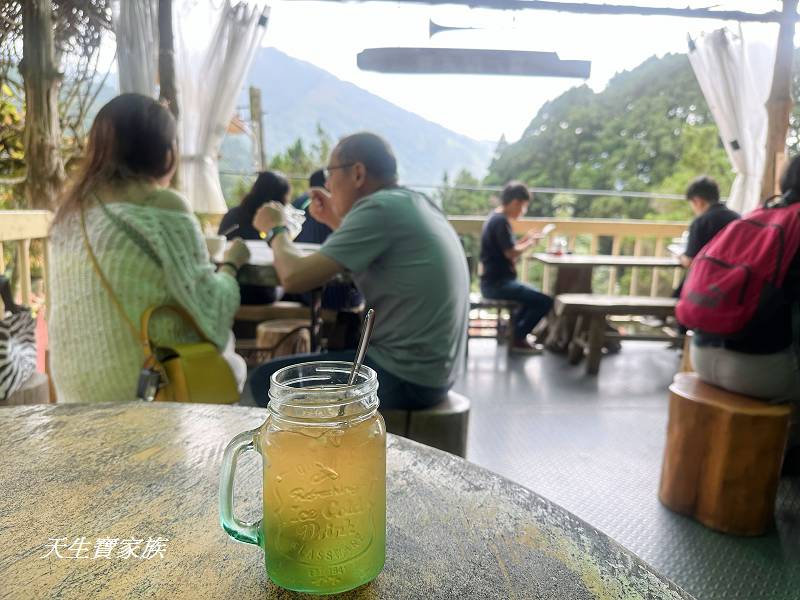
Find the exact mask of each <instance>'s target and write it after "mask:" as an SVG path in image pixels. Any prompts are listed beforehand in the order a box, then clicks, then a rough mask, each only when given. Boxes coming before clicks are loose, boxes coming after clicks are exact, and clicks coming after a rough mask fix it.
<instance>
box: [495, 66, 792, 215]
mask: <svg viewBox="0 0 800 600" xmlns="http://www.w3.org/2000/svg"><path fill="white" fill-rule="evenodd" d="M798 122H800V121H798ZM703 173H708V174H709V175H712V176H714V177H715V178H717V180H718V181H719V182H720V185H721V187H722V190H723V194H725V193H727V190H728V189H729V187H730V184H731V182H732V181H733V173H732V172H731V169H730V165H729V162H728V158H727V156H726V154H725V150H724V148H723V147H722V144H721V143H720V141H719V137H718V133H717V128H716V126H715V125H714V123H713V120H712V118H711V114H710V112H709V110H708V107H707V105H706V102H705V100H704V99H703V95H702V93H701V91H700V88H699V87H698V85H697V82H696V80H695V77H694V73H693V72H692V69H691V66H690V65H689V61H688V58H687V57H686V55H683V54H680V55H674V54H673V55H667V56H665V57H664V58H662V59H658V58H650V59H648V60H647V61H645V62H644V63H643V64H641V65H640V66H639V67H637V68H636V69H634V70H632V71H630V72H625V73H621V74H619V75H617V76H616V77H614V78H613V79H612V80H611V82H610V83H609V85H608V87H607V88H606V89H605V90H604V91H603V92H601V93H598V94H595V93H594V92H593V91H592V90H591V89H589V88H588V87H587V86H585V85H584V86H579V87H575V88H573V89H571V90H569V91H567V92H566V93H564V94H562V95H561V96H560V97H558V98H556V99H555V100H552V101H551V102H548V103H546V104H545V105H544V106H543V107H542V108H541V110H540V111H539V113H538V114H537V115H536V117H535V118H534V119H533V121H531V124H530V125H529V126H528V128H527V130H526V131H525V133H524V134H523V137H522V139H521V140H520V141H518V142H517V143H515V144H511V145H509V146H508V147H507V148H506V149H505V150H504V151H502V152H501V153H500V155H499V156H498V157H497V158H496V159H495V160H494V161H493V162H492V165H491V167H490V173H489V175H488V176H487V178H486V183H488V184H494V185H502V184H503V183H505V182H506V181H508V180H510V179H521V180H522V181H524V182H525V183H527V184H528V185H530V186H532V187H560V188H579V189H606V190H618V191H637V192H641V191H654V192H656V191H657V192H669V193H678V194H682V193H683V191H684V189H685V188H686V185H687V183H688V182H689V181H690V180H691V179H692V178H693V177H695V176H697V175H700V174H703ZM684 208H685V207H684V206H683V205H682V204H681V203H680V202H675V201H671V202H670V201H663V202H662V201H659V202H654V201H650V200H647V199H638V198H637V199H631V198H618V197H592V196H579V197H576V198H574V200H572V199H571V200H570V202H569V208H568V211H567V209H566V208H565V204H564V198H563V197H559V196H558V195H557V196H553V195H550V194H538V195H537V197H536V200H535V201H534V202H533V203H531V207H530V210H529V211H528V212H529V214H530V215H533V216H551V215H554V214H556V212H557V211H559V212H560V213H562V214H563V213H564V212H565V211H567V212H571V214H572V215H573V216H575V217H613V218H623V217H626V218H652V217H654V216H656V215H657V214H658V213H660V212H662V211H665V210H666V211H667V212H670V213H674V212H676V213H677V214H684V213H685V210H684Z"/></svg>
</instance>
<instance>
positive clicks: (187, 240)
mask: <svg viewBox="0 0 800 600" xmlns="http://www.w3.org/2000/svg"><path fill="white" fill-rule="evenodd" d="M176 148H177V146H176V125H175V120H174V118H173V117H172V115H171V114H170V113H169V111H168V110H166V109H165V108H164V107H163V106H162V105H161V104H159V103H158V102H156V101H155V100H153V99H152V98H148V97H146V96H142V95H139V94H122V95H121V96H117V97H116V98H114V99H113V100H111V101H110V102H109V103H108V104H106V105H105V106H103V108H101V109H100V111H99V112H98V114H97V117H96V118H95V120H94V123H93V124H92V128H91V131H90V133H89V141H88V144H87V147H86V155H85V157H84V159H83V162H82V164H81V165H80V168H79V170H78V171H77V173H76V174H75V177H74V179H73V181H72V184H71V185H70V186H69V188H68V189H67V190H66V192H65V194H64V196H63V198H62V200H61V204H60V206H59V207H58V210H57V212H56V216H55V219H54V222H53V227H52V231H51V237H50V254H51V256H50V263H49V264H50V286H49V289H48V304H49V329H50V357H51V366H52V372H53V381H54V383H55V387H56V393H57V396H58V401H59V402H114V401H117V402H119V401H125V400H133V399H134V398H135V397H136V387H137V381H138V377H139V373H140V370H141V368H142V361H143V354H142V348H141V344H140V342H139V340H138V339H136V338H135V337H134V332H133V331H131V328H132V327H134V328H136V329H138V326H139V320H140V317H141V315H142V313H143V312H144V311H145V309H147V308H148V307H151V306H162V305H166V304H173V305H179V306H181V307H183V308H184V309H185V310H186V311H187V312H188V313H189V314H190V315H191V316H192V318H193V319H194V321H195V322H196V323H197V325H198V326H199V328H200V330H201V331H202V332H203V334H204V335H205V336H206V337H207V338H208V339H210V340H211V341H213V342H214V344H215V345H216V346H217V347H218V348H219V349H220V350H221V351H222V350H223V349H225V348H228V349H230V348H232V336H231V335H230V328H231V324H232V322H233V315H234V313H235V312H236V310H237V308H238V307H239V286H238V284H237V282H236V272H237V270H238V269H239V267H241V266H242V265H243V264H245V263H246V262H247V259H248V258H249V253H248V251H247V247H246V246H245V245H244V243H243V242H241V241H237V242H234V243H233V244H232V245H231V248H230V249H229V250H228V251H227V252H226V255H225V259H224V260H225V264H224V265H223V267H221V268H220V270H219V271H217V272H215V269H214V266H213V265H212V264H211V262H210V260H209V255H208V250H207V249H206V245H205V242H204V238H203V235H202V233H201V230H200V225H199V223H198V221H197V219H196V218H195V216H194V214H193V213H192V211H191V209H190V207H189V206H188V204H187V202H186V200H185V199H184V198H183V197H182V196H180V195H178V194H177V193H175V192H174V191H173V190H170V189H168V187H167V186H168V184H169V181H170V179H171V177H172V175H173V173H174V171H175V167H176V162H177V156H176ZM93 257H94V259H93ZM94 260H96V261H97V264H96V265H95V264H94ZM100 273H102V275H103V277H104V279H105V280H104V279H103V278H101V276H100ZM150 334H151V337H152V339H154V340H156V341H157V342H158V343H160V344H165V343H186V342H193V341H196V340H197V334H196V333H195V332H194V330H193V329H192V328H191V326H190V325H189V324H188V323H186V322H185V321H184V320H183V319H181V318H180V317H179V316H177V315H175V314H173V313H172V312H170V311H160V312H159V313H157V314H156V315H155V316H154V317H153V320H152V321H151V327H150ZM223 356H225V358H226V359H228V361H229V363H230V364H231V367H232V370H233V371H234V374H235V375H237V378H238V379H240V380H242V381H241V383H242V384H243V373H242V371H241V368H242V367H243V361H240V360H236V359H237V358H238V357H235V355H233V354H232V352H226V353H224V354H223Z"/></svg>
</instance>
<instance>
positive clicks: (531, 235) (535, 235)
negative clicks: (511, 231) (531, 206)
mask: <svg viewBox="0 0 800 600" xmlns="http://www.w3.org/2000/svg"><path fill="white" fill-rule="evenodd" d="M542 239H544V235H543V234H542V233H541V232H538V231H534V230H533V229H528V231H527V232H526V233H525V235H524V236H523V237H522V241H524V242H528V243H529V244H533V243H536V242H538V241H539V240H542Z"/></svg>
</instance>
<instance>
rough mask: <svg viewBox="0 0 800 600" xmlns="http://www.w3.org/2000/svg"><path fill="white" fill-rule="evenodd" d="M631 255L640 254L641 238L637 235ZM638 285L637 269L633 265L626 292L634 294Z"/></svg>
mask: <svg viewBox="0 0 800 600" xmlns="http://www.w3.org/2000/svg"><path fill="white" fill-rule="evenodd" d="M633 255H634V256H641V255H642V238H640V237H637V238H636V239H635V240H634V242H633ZM638 287H639V269H638V268H637V267H633V268H632V269H631V285H630V289H629V291H628V293H629V294H630V295H631V296H635V295H636V291H637V289H638Z"/></svg>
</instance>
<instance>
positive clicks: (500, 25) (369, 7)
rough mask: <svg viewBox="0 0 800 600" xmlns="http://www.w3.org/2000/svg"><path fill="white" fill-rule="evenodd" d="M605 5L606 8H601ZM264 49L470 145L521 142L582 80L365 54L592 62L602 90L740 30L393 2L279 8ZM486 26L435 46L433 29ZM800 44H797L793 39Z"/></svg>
mask: <svg viewBox="0 0 800 600" xmlns="http://www.w3.org/2000/svg"><path fill="white" fill-rule="evenodd" d="M597 3H601V2H599V1H598V2H597ZM605 3H607V4H631V5H639V6H666V7H675V8H685V7H687V5H688V6H691V7H692V8H703V7H713V9H714V10H743V11H748V12H767V11H769V10H773V9H774V10H780V5H781V3H780V2H779V1H773V0H757V1H756V0H707V1H705V2H701V1H698V0H677V1H676V0H638V1H633V0H606V2H605ZM269 4H270V6H271V13H270V21H269V25H268V27H267V32H266V34H265V36H264V40H263V43H262V45H264V46H271V47H274V48H276V49H278V50H280V51H282V52H284V53H286V54H288V55H290V56H293V57H295V58H299V59H301V60H304V61H307V62H309V63H312V64H314V65H316V66H318V67H321V68H322V69H325V70H326V71H329V72H330V73H332V74H333V75H335V76H336V77H338V78H339V79H342V80H344V81H349V82H351V83H353V84H355V85H357V86H359V87H361V88H363V89H365V90H368V91H370V92H372V93H374V94H375V95H377V96H381V97H382V98H385V99H386V100H388V101H390V102H392V103H394V104H396V105H398V106H401V107H402V108H404V109H406V110H409V111H411V112H414V113H417V114H418V115H421V116H422V117H424V118H426V119H429V120H431V121H434V122H436V123H439V124H441V125H443V126H445V127H447V128H448V129H451V130H453V131H456V132H458V133H462V134H464V135H467V136H469V137H472V138H475V139H480V140H489V141H497V140H499V139H500V136H501V135H505V137H506V139H507V141H509V142H513V141H516V140H517V139H519V137H520V136H521V135H522V133H523V132H524V130H525V128H526V127H527V125H528V123H530V121H531V119H532V118H533V117H534V116H535V114H536V112H537V111H538V109H539V108H540V107H541V106H542V104H544V103H545V102H546V101H548V100H552V99H554V98H556V97H558V96H559V95H560V94H561V93H563V92H564V91H566V90H568V89H569V88H571V87H573V86H575V85H580V84H581V83H582V81H581V80H578V79H567V78H553V77H501V76H476V75H397V74H381V73H372V72H367V71H361V70H359V68H358V67H357V66H356V56H357V54H358V53H359V52H360V51H361V50H363V49H365V48H373V47H394V46H411V47H416V46H421V47H452V48H486V49H489V48H497V49H507V50H537V51H547V52H557V53H558V55H559V57H560V58H561V59H565V60H590V61H591V62H592V72H591V77H590V78H589V79H588V80H587V81H586V83H587V84H588V85H589V86H590V87H591V88H592V89H593V90H595V91H598V92H599V91H601V90H602V89H603V88H604V87H605V86H606V85H607V83H608V81H609V80H610V79H611V77H613V76H614V74H615V73H618V72H620V71H623V70H630V69H632V68H634V67H636V66H637V65H639V64H641V63H642V62H643V61H645V60H646V59H647V58H649V57H650V56H653V55H656V56H663V55H664V54H666V53H669V52H686V51H687V35H692V36H693V37H697V36H699V35H701V34H702V33H703V32H710V31H713V30H715V29H719V28H720V27H724V26H728V27H730V28H736V27H737V24H736V23H734V22H723V21H717V20H710V19H689V18H673V17H662V16H618V15H614V16H606V15H581V14H570V13H558V12H551V11H542V10H528V11H496V10H486V9H470V8H467V7H461V6H426V5H417V4H395V3H389V2H366V3H360V2H354V3H339V2H306V1H304V0H272V1H271V2H269ZM429 19H432V20H433V21H435V22H436V23H438V24H440V25H448V26H463V27H479V28H481V29H480V30H474V31H456V32H445V33H440V34H437V35H436V36H434V37H433V38H432V39H429V36H428V20H429ZM746 27H747V29H746V31H745V35H746V36H750V37H751V38H752V37H765V36H770V37H775V36H777V31H778V26H777V25H773V24H769V25H759V24H748V25H746ZM795 42H796V43H795V45H797V39H796V40H795Z"/></svg>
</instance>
